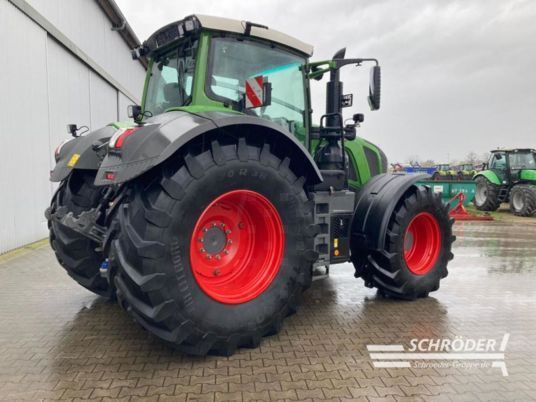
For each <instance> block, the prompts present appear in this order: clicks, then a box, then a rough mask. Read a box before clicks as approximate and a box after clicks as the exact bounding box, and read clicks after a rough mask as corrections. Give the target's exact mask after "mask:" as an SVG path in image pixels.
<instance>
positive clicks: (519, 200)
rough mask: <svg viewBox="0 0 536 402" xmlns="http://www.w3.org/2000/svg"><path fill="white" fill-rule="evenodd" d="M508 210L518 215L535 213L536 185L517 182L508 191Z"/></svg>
mask: <svg viewBox="0 0 536 402" xmlns="http://www.w3.org/2000/svg"><path fill="white" fill-rule="evenodd" d="M510 211H512V213H513V214H514V215H518V216H533V215H535V214H536V186H533V185H530V184H518V185H516V186H514V187H512V190H511V191H510Z"/></svg>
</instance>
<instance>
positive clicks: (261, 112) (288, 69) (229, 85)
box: [207, 38, 305, 135]
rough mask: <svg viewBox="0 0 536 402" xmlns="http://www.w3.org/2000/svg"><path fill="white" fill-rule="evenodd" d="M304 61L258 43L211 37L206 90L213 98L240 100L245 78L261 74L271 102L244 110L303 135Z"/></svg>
mask: <svg viewBox="0 0 536 402" xmlns="http://www.w3.org/2000/svg"><path fill="white" fill-rule="evenodd" d="M304 63H305V59H304V58H303V57H300V56H297V55H294V54H292V53H289V52H286V51H283V50H280V49H278V48H275V47H270V46H267V45H264V44H262V43H258V42H254V41H249V40H244V39H243V38H240V40H238V39H236V38H214V39H213V40H212V47H211V67H210V71H209V84H210V85H209V86H208V88H207V92H208V95H209V96H211V97H212V98H214V99H217V100H220V101H223V102H229V101H231V102H233V103H235V104H241V103H240V102H241V100H242V99H243V96H244V93H245V81H246V80H247V79H249V78H253V77H256V76H263V77H264V78H265V81H268V82H270V84H271V86H272V93H271V95H272V96H271V104H270V105H267V106H263V107H259V108H255V109H249V110H248V111H247V112H248V113H254V114H256V115H257V116H259V117H261V118H264V119H267V120H270V121H273V122H275V123H277V124H279V125H281V126H283V127H285V128H286V129H287V130H289V131H290V132H292V133H295V134H298V135H301V134H303V135H304V129H303V128H304V118H305V113H304V111H305V88H304V78H303V74H302V71H301V69H300V67H301V66H302V65H303V64H304Z"/></svg>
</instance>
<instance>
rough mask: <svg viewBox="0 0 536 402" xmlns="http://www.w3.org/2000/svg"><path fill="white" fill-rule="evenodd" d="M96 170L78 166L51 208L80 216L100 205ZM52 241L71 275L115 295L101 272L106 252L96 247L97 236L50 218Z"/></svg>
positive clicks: (92, 288) (108, 295) (89, 286)
mask: <svg viewBox="0 0 536 402" xmlns="http://www.w3.org/2000/svg"><path fill="white" fill-rule="evenodd" d="M94 181H95V172H92V171H83V170H75V171H73V172H72V173H71V175H70V176H69V177H68V178H67V179H66V181H65V182H63V183H62V184H61V186H60V188H59V189H58V191H57V192H56V194H55V196H54V198H53V200H52V204H51V210H52V211H54V210H56V209H57V208H59V207H67V210H68V211H69V212H73V214H74V215H75V216H78V215H79V214H80V213H81V212H83V211H87V210H89V209H91V208H94V207H95V206H97V205H98V203H99V200H100V198H101V196H102V193H101V191H102V188H99V187H96V186H94V185H93V182H94ZM48 227H49V230H50V234H49V239H50V245H51V247H52V249H53V250H54V253H55V254H56V258H57V260H58V262H59V263H60V265H61V266H62V267H63V268H65V270H66V271H67V273H68V274H69V276H70V277H71V278H73V279H74V280H75V281H76V282H78V283H79V284H80V285H81V286H83V287H85V288H86V289H88V290H89V291H91V292H93V293H96V294H98V295H100V296H103V297H106V298H113V297H114V293H115V292H114V289H113V288H112V287H111V286H110V285H109V284H108V281H107V280H106V279H104V278H102V277H101V275H100V271H99V268H100V265H101V263H102V262H103V261H104V259H105V257H104V255H103V254H102V253H101V252H99V251H96V248H97V247H98V244H97V243H95V242H94V241H93V240H91V239H89V238H87V237H85V236H83V235H81V234H79V233H77V232H75V231H74V230H72V229H69V228H68V227H66V226H63V225H61V224H60V223H58V222H56V221H49V222H48Z"/></svg>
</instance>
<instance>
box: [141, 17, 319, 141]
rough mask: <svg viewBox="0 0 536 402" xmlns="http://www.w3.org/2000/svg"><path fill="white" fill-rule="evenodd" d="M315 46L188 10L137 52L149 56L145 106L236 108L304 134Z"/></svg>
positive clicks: (156, 109) (161, 109) (160, 109)
mask: <svg viewBox="0 0 536 402" xmlns="http://www.w3.org/2000/svg"><path fill="white" fill-rule="evenodd" d="M312 49H313V48H312V46H310V45H307V44H305V43H303V42H301V41H299V40H297V39H295V38H292V37H290V36H288V35H285V34H283V33H280V32H277V31H274V30H270V29H268V28H267V27H265V26H262V25H258V24H254V23H250V22H244V23H242V22H240V21H236V20H231V19H226V18H216V17H208V16H202V15H196V16H190V17H187V18H185V19H184V20H180V21H177V22H174V23H172V24H169V25H167V26H165V27H163V28H162V29H160V30H158V31H157V32H155V33H154V34H153V35H152V36H151V37H150V38H149V39H148V40H147V41H146V42H145V43H144V44H143V46H142V47H141V48H140V49H136V50H135V51H134V56H135V57H140V56H147V57H148V58H149V69H148V74H147V79H146V84H145V92H144V97H143V101H142V110H141V113H142V114H143V116H144V117H149V116H155V115H159V114H162V113H165V112H169V111H174V110H184V111H191V112H195V111H196V110H197V111H198V110H199V108H203V109H204V110H206V108H207V107H208V108H213V109H220V110H222V111H234V112H238V113H244V114H248V115H251V116H256V117H260V118H261V119H265V120H268V121H272V122H274V123H276V124H278V125H279V126H281V127H283V128H284V129H286V130H288V131H290V132H291V133H292V134H294V135H295V136H297V137H301V138H302V139H304V138H305V128H306V126H307V124H308V121H307V119H308V113H307V111H308V106H307V105H308V93H307V91H306V82H305V75H304V69H303V66H304V65H305V64H306V63H307V58H308V57H309V56H310V55H311V54H312Z"/></svg>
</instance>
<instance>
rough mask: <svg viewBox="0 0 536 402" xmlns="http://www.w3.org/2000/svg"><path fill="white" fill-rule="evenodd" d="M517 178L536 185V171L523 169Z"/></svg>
mask: <svg viewBox="0 0 536 402" xmlns="http://www.w3.org/2000/svg"><path fill="white" fill-rule="evenodd" d="M519 178H520V179H521V180H523V181H530V182H534V184H536V170H528V169H523V170H522V171H521V172H519Z"/></svg>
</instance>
